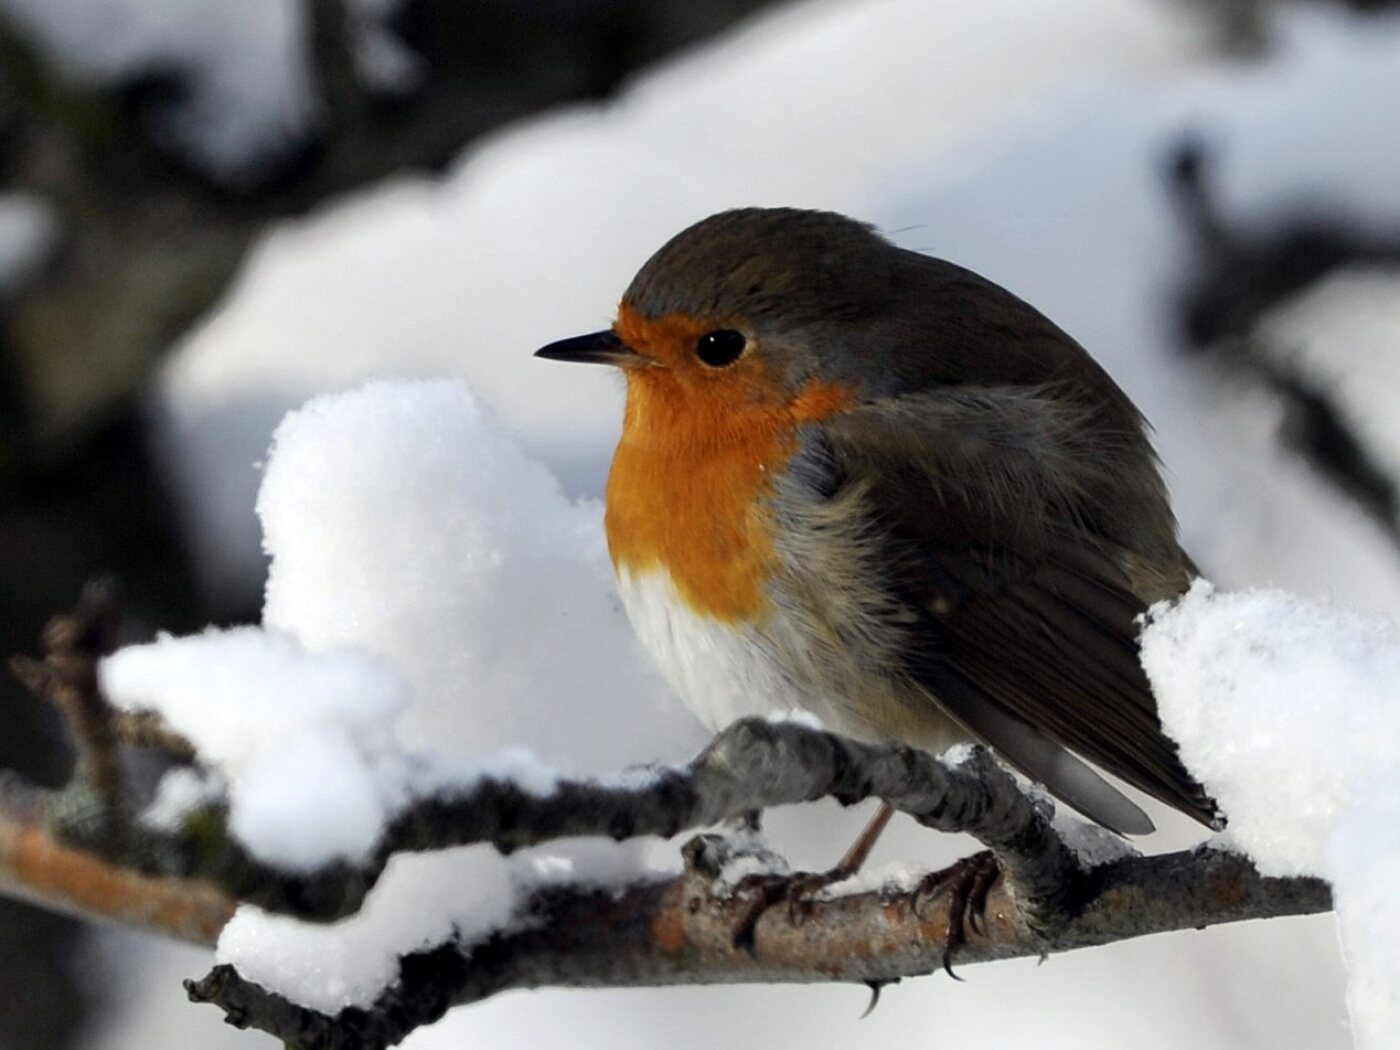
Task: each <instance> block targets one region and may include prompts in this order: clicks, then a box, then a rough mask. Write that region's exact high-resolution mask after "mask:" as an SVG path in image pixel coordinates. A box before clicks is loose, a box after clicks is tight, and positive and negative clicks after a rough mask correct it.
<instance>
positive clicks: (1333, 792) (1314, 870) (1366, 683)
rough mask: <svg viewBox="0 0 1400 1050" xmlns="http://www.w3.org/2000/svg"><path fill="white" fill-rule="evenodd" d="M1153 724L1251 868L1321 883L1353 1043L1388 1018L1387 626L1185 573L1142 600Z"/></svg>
mask: <svg viewBox="0 0 1400 1050" xmlns="http://www.w3.org/2000/svg"><path fill="white" fill-rule="evenodd" d="M1142 661H1143V666H1144V667H1145V668H1146V669H1147V673H1148V675H1149V676H1150V677H1151V679H1152V686H1153V690H1154V692H1155V693H1156V694H1157V698H1158V706H1159V709H1160V711H1161V715H1162V721H1163V724H1164V725H1165V726H1166V728H1167V731H1168V732H1169V733H1170V734H1171V735H1172V736H1173V737H1174V738H1175V739H1176V740H1177V741H1178V743H1179V744H1180V746H1181V755H1182V758H1183V760H1184V761H1185V763H1186V765H1187V766H1188V768H1190V769H1191V771H1192V772H1193V773H1194V774H1196V775H1197V776H1198V777H1200V778H1201V780H1202V781H1203V782H1204V783H1205V785H1206V786H1207V787H1208V788H1209V789H1210V791H1211V792H1212V794H1214V795H1215V797H1216V798H1217V799H1218V800H1219V802H1220V804H1221V806H1222V807H1223V809H1224V810H1225V813H1226V814H1227V815H1228V817H1229V821H1230V825H1229V831H1228V835H1229V838H1230V841H1231V843H1232V844H1233V845H1234V846H1235V847H1236V848H1238V849H1240V850H1242V851H1244V852H1245V853H1247V854H1248V855H1249V856H1250V857H1251V858H1252V859H1253V860H1254V862H1255V864H1256V865H1257V866H1258V868H1259V870H1260V871H1262V872H1263V873H1265V874H1272V875H1300V874H1312V875H1319V876H1322V877H1323V878H1326V879H1327V880H1328V881H1329V882H1330V883H1331V884H1332V887H1333V892H1334V896H1335V901H1336V908H1337V917H1338V922H1339V925H1340V930H1341V935H1342V948H1343V954H1344V956H1345V959H1346V964H1347V969H1348V972H1349V987H1348V1004H1349V1006H1350V1009H1351V1014H1352V1024H1353V1028H1354V1031H1355V1034H1356V1036H1357V1040H1358V1043H1357V1045H1358V1046H1360V1047H1364V1048H1368V1050H1369V1048H1380V1047H1383V1046H1390V1045H1393V1043H1392V1040H1393V1036H1394V1033H1395V1032H1396V1031H1400V992H1397V989H1400V950H1397V948H1396V945H1397V944H1400V902H1397V901H1396V899H1395V895H1394V893H1393V892H1392V887H1393V885H1394V882H1393V879H1394V878H1395V877H1396V876H1400V835H1397V833H1396V828H1397V826H1400V825H1397V817H1400V805H1397V803H1396V800H1397V799H1400V767H1398V766H1397V763H1396V761H1395V742H1396V740H1397V739H1400V631H1397V629H1396V627H1395V625H1394V623H1392V622H1391V621H1390V620H1388V619H1386V618H1382V617H1376V616H1366V615H1363V614H1361V613H1357V612H1353V611H1350V610H1347V609H1343V608H1339V607H1334V606H1330V605H1326V604H1322V603H1319V602H1311V601H1305V600H1302V599H1300V598H1297V597H1295V596H1293V595H1290V594H1286V593H1284V592H1282V591H1274V590H1259V591H1247V592H1241V593H1236V594H1225V593H1217V592H1216V591H1215V590H1214V588H1213V587H1212V586H1211V585H1210V584H1208V583H1206V582H1204V581H1197V583H1196V584H1195V585H1194V586H1193V587H1192V588H1191V591H1190V592H1189V593H1188V594H1187V595H1186V596H1185V597H1183V598H1182V599H1181V600H1180V601H1178V602H1176V603H1175V604H1172V605H1167V604H1161V605H1158V606H1155V607H1154V608H1153V610H1152V614H1151V618H1150V621H1149V623H1148V626H1147V629H1146V630H1145V632H1144V634H1143V646H1142Z"/></svg>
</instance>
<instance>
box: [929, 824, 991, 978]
mask: <svg viewBox="0 0 1400 1050" xmlns="http://www.w3.org/2000/svg"><path fill="white" fill-rule="evenodd" d="M1000 874H1001V868H1000V867H999V866H998V865H997V860H996V857H994V856H993V855H992V853H991V851H990V850H983V851H982V852H981V853H974V854H973V855H972V856H970V857H964V858H963V859H962V860H958V861H954V862H953V863H952V864H950V865H949V866H948V867H946V868H944V869H942V870H941V871H935V872H933V873H932V874H930V875H926V876H925V877H924V878H923V880H922V881H921V882H920V883H919V885H918V887H917V888H915V890H914V895H913V898H912V899H911V901H910V907H911V908H912V909H913V911H914V914H915V915H916V916H917V917H919V918H920V919H922V918H923V917H924V907H925V905H926V903H927V902H929V901H931V900H933V899H934V898H935V897H938V896H939V895H940V894H942V893H943V892H944V891H945V890H946V891H947V893H948V932H947V934H946V935H945V936H944V939H943V969H944V971H946V972H947V974H948V976H949V977H951V978H953V980H955V981H961V980H962V978H961V977H959V976H958V975H957V974H955V973H954V972H953V952H955V951H957V949H959V948H961V947H962V946H963V945H964V944H966V943H967V931H968V929H969V928H971V929H972V931H973V932H974V933H976V934H978V935H982V934H984V933H985V932H986V929H985V926H984V923H983V920H984V919H985V918H986V913H987V897H988V895H989V894H990V893H991V892H992V886H993V885H995V884H996V880H997V877H998V876H999V875H1000Z"/></svg>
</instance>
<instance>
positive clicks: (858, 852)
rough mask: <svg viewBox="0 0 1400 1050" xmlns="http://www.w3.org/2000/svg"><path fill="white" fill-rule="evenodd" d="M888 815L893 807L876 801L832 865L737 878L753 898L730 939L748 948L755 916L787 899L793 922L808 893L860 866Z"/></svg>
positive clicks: (751, 947) (741, 887)
mask: <svg viewBox="0 0 1400 1050" xmlns="http://www.w3.org/2000/svg"><path fill="white" fill-rule="evenodd" d="M892 816H894V809H893V808H891V807H890V806H889V805H888V804H886V803H884V802H882V803H880V809H879V810H878V811H877V812H876V814H875V816H873V817H871V818H870V823H868V824H867V825H865V830H864V831H862V832H861V833H860V836H859V837H858V838H857V839H856V840H855V842H853V843H852V844H851V848H850V849H848V850H847V851H846V853H845V855H844V856H843V857H842V858H841V859H840V860H839V861H837V862H836V866H835V867H834V868H828V869H827V870H826V871H820V872H817V871H802V872H794V873H793V874H791V875H751V876H749V877H748V878H746V879H744V880H743V881H742V882H740V883H739V888H740V889H743V890H751V891H754V899H753V902H752V903H751V904H750V905H749V907H748V909H747V910H746V911H745V912H744V916H743V918H741V919H740V920H739V923H738V925H737V926H736V927H735V930H734V943H735V944H736V945H739V946H740V947H743V948H747V949H748V950H750V951H752V950H753V935H754V929H755V928H756V927H757V926H758V920H759V919H761V918H762V917H763V913H764V912H766V911H767V910H768V909H769V908H771V907H773V905H775V904H779V903H781V902H783V901H787V905H788V920H789V921H790V922H796V921H797V920H798V919H799V918H800V917H801V909H802V907H803V906H804V905H806V904H807V903H808V901H807V898H808V897H809V896H810V895H811V894H813V893H815V892H816V891H817V890H820V889H822V888H823V887H825V886H830V885H831V884H832V883H834V882H840V881H841V880H842V879H848V878H850V877H851V876H852V875H854V874H855V873H856V872H858V871H859V870H860V869H861V867H862V866H863V865H864V864H865V861H866V859H867V858H868V857H869V856H870V851H871V850H872V849H874V848H875V843H876V842H877V841H879V838H880V833H881V832H883V831H884V830H885V825H887V824H888V823H889V822H890V818H891V817H892Z"/></svg>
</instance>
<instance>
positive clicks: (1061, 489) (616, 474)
mask: <svg viewBox="0 0 1400 1050" xmlns="http://www.w3.org/2000/svg"><path fill="white" fill-rule="evenodd" d="M537 356H539V357H543V358H548V359H551V360H556V361H581V362H595V363H599V364H608V365H613V366H616V367H617V368H619V369H621V370H622V373H623V375H624V376H625V377H626V381H627V403H626V410H625V414H624V417H623V428H622V437H621V440H620V441H619V443H618V446H617V452H616V454H615V456H614V459H613V462H612V469H611V471H610V473H609V476H608V485H607V511H606V518H605V522H606V527H607V537H608V546H609V550H610V552H611V555H612V561H613V566H614V568H615V570H616V574H617V581H618V587H619V589H620V592H621V595H622V600H623V604H624V605H625V607H626V609H627V613H628V615H629V617H630V619H631V621H632V624H633V626H634V628H635V629H636V631H637V634H638V635H639V637H640V638H641V640H642V642H643V644H644V645H645V647H646V648H647V649H648V650H649V651H650V653H651V655H652V656H653V658H654V659H655V661H656V662H657V664H658V665H659V666H660V668H661V670H662V672H663V673H664V675H665V676H666V678H667V679H668V680H669V682H670V684H671V685H672V686H673V687H674V688H675V690H676V692H678V693H679V694H680V696H681V697H682V698H683V699H684V700H685V701H686V702H687V703H688V704H689V705H690V707H692V708H693V709H694V710H695V712H696V713H697V714H698V715H699V716H700V718H701V719H702V720H703V721H704V722H706V723H707V724H708V725H709V726H710V728H712V729H719V728H721V727H723V726H724V725H726V724H728V723H729V722H731V721H732V720H734V719H737V718H740V717H743V716H748V715H765V714H771V713H776V712H782V711H787V710H791V709H793V708H797V709H801V710H803V711H807V712H810V713H812V714H814V715H816V716H818V717H819V718H820V719H821V721H822V722H823V723H824V724H825V725H827V726H828V727H830V728H832V729H833V730H835V731H837V732H840V733H843V734H846V735H848V736H851V737H854V738H856V739H859V740H865V741H872V742H896V743H900V744H906V745H912V746H915V747H919V748H923V749H925V750H928V751H931V752H935V753H941V752H942V751H944V750H946V749H947V748H948V747H949V746H951V745H953V744H957V743H961V742H965V741H976V742H980V743H982V744H985V745H987V746H988V747H990V748H991V749H992V750H993V751H994V753H995V754H996V755H998V756H999V757H1000V758H1001V759H1002V760H1003V761H1004V762H1006V763H1008V764H1009V765H1011V766H1012V767H1014V768H1015V769H1017V770H1019V771H1020V772H1021V773H1023V774H1024V775H1025V776H1027V777H1029V778H1030V779H1031V780H1034V781H1038V782H1039V783H1041V784H1043V785H1044V786H1045V787H1046V788H1047V789H1048V790H1049V791H1050V792H1051V793H1052V794H1053V795H1055V796H1056V797H1057V798H1059V799H1060V800H1062V801H1063V802H1065V803H1067V804H1068V805H1069V806H1071V807H1073V808H1074V809H1076V810H1078V811H1079V812H1080V813H1082V814H1084V815H1085V816H1087V817H1089V818H1090V819H1092V820H1094V821H1096V822H1098V823H1099V824H1101V825H1103V826H1104V827H1106V828H1109V829H1111V830H1113V831H1115V832H1118V833H1120V834H1131V835H1136V834H1145V833H1147V832H1150V831H1152V830H1153V826H1152V822H1151V820H1149V819H1148V817H1147V815H1146V814H1145V813H1144V812H1143V811H1142V810H1141V809H1140V808H1138V806H1136V805H1135V804H1134V803H1133V802H1131V801H1130V800H1129V799H1128V798H1127V797H1126V796H1124V795H1123V794H1122V793H1121V792H1120V791H1119V790H1118V789H1117V788H1115V787H1113V786H1112V785H1111V784H1109V783H1108V782H1107V781H1106V780H1104V779H1103V778H1102V777H1100V776H1099V775H1098V773H1096V772H1095V771H1094V770H1093V769H1091V768H1090V766H1089V765H1088V764H1087V763H1093V764H1095V765H1097V766H1099V767H1101V768H1102V769H1104V770H1107V771H1108V772H1110V773H1112V774H1114V775H1115V776H1118V777H1121V778H1122V779H1123V780H1124V781H1126V782H1127V783H1129V784H1132V785H1134V786H1135V787H1137V788H1140V789H1141V790H1142V791H1144V792H1146V793H1147V794H1149V795H1152V796H1153V797H1155V798H1158V799H1160V800H1162V801H1163V802H1165V803H1167V804H1168V805H1170V806H1174V807H1175V808H1176V809H1178V810H1180V811H1181V812H1183V813H1185V814H1187V815H1188V816H1191V817H1193V818H1195V819H1196V820H1198V821H1200V822H1201V823H1203V824H1206V825H1209V826H1212V827H1215V826H1219V825H1220V823H1221V819H1220V815H1219V813H1218V812H1217V809H1216V806H1215V803H1214V801H1213V800H1212V799H1211V798H1209V797H1208V796H1207V795H1206V793H1205V792H1204V790H1203V789H1202V788H1201V786H1200V785H1199V784H1198V783H1197V782H1196V781H1195V780H1194V779H1193V778H1192V777H1191V775H1190V774H1189V773H1188V772H1187V771H1186V769H1185V768H1184V767H1183V766H1182V764H1181V761H1180V759H1179V758H1178V756H1177V750H1176V747H1175V745H1174V744H1173V743H1172V742H1171V741H1170V740H1169V739H1168V738H1167V737H1166V736H1165V735H1164V734H1163V732H1162V727H1161V724H1160V722H1159V721H1158V718H1157V712H1156V705H1155V702H1154V700H1153V697H1152V692H1151V689H1150V687H1149V685H1148V682H1147V679H1146V677H1145V675H1144V673H1143V670H1142V667H1141V665H1140V664H1139V662H1138V644H1137V634H1138V626H1137V618H1138V616H1139V615H1140V614H1141V613H1142V612H1143V610H1144V609H1145V608H1146V607H1147V606H1148V605H1149V604H1150V603H1152V602H1155V601H1158V600H1160V599H1164V598H1171V597H1174V596H1176V595H1178V594H1180V593H1181V592H1182V591H1183V590H1184V589H1185V588H1186V587H1187V585H1188V584H1189V583H1190V581H1191V579H1192V578H1193V576H1194V575H1196V570H1195V567H1194V566H1193V564H1192V562H1191V559H1190V558H1189V557H1188V556H1187V555H1186V554H1185V553H1184V552H1183V551H1182V549H1181V547H1180V545H1179V544H1178V541H1177V533H1176V522H1175V519H1174V518H1173V515H1172V512H1171V508H1170V506H1169V504H1168V500H1167V494H1166V489H1165V486H1164V485H1163V482H1162V479H1161V476H1160V474H1159V472H1158V467H1157V460H1156V457H1155V455H1154V453H1153V451H1152V448H1151V446H1150V444H1149V442H1148V439H1147V436H1146V434H1145V423H1144V420H1143V417H1142V416H1141V414H1140V413H1139V412H1138V410H1137V409H1136V407H1135V406H1134V405H1133V404H1132V402H1131V401H1129V400H1128V397H1127V396H1126V395H1125V394H1124V393H1123V391H1122V390H1120V389H1119V388H1118V386H1117V385H1116V384H1115V383H1114V382H1113V380H1112V379H1110V378H1109V376H1108V374H1107V373H1106V372H1105V371H1104V370H1103V369H1102V368H1100V367H1099V366H1098V364H1096V363H1095V362H1094V360H1093V359H1092V358H1091V357H1090V356H1089V354H1088V353H1087V352H1086V351H1085V350H1084V349H1083V348H1082V347H1081V346H1080V345H1079V344H1078V343H1076V342H1075V341H1074V340H1073V339H1072V338H1070V337H1069V336H1068V335H1067V334H1065V333H1064V332H1063V331H1061V330H1060V329H1059V328H1058V327H1056V326H1055V325H1054V324H1053V323H1051V322H1050V321H1049V320H1048V319H1047V318H1045V317H1044V316H1043V315H1042V314H1040V313H1039V312H1037V311H1036V310H1035V309H1034V308H1032V307H1031V306H1029V305H1028V304H1027V303H1025V302H1023V301H1022V300H1020V299H1019V298H1017V297H1016V296H1015V295H1013V294H1011V293H1010V292H1008V291H1006V290H1005V289H1003V288H1000V287H998V286H997V285H995V284H993V283H992V282H990V281H988V280H986V279H984V278H982V277H980V276H978V275H977V274H975V273H972V272H971V271H969V270H966V269H963V268H961V267H959V266H955V265H953V264H952V263H949V262H945V261H943V260H941V259H936V258H932V257H930V256H927V255H923V254H919V253H916V252H912V251H907V250H905V249H902V248H898V247H895V246H894V245H892V244H890V243H889V242H888V241H886V240H884V239H883V238H882V237H880V236H879V235H878V234H877V233H876V232H875V231H874V229H873V228H872V227H870V226H868V225H866V224H864V223H860V222H857V221H855V220H853V219H849V218H846V217H845V216H842V215H837V214H833V213H830V212H819V211H800V210H794V209H789V208H776V209H758V208H750V209H742V210H737V211H727V212H723V213H721V214H718V215H714V216H711V217H710V218H708V219H705V220H703V221H702V222H699V223H697V224H695V225H694V226H691V227H690V228H689V229H687V230H684V231H683V232H681V233H680V234H678V235H677V236H676V237H674V238H673V239H672V240H671V241H669V242H668V243H667V244H666V245H664V246H663V247H662V248H661V249H660V250H659V251H658V252H657V253H656V254H655V255H653V256H652V257H651V259H650V260H649V261H648V262H647V263H646V265H644V266H643V267H642V269H641V271H640V272H639V273H638V274H637V276H636V277H635V278H634V279H633V281H632V284H631V286H630V287H629V288H628V289H627V292H626V294H625V295H624V296H623V298H622V303H621V306H620V307H619V310H618V314H617V319H616V321H615V323H614V324H613V326H612V328H610V329H608V330H606V331H602V332H596V333H594V334H591V335H585V336H581V337H578V338H574V339H566V340H563V341H561V342H557V343H552V344H550V345H549V346H546V347H544V348H543V349H542V350H539V351H538V353H537ZM1086 760H1087V762H1086ZM889 815H890V814H889V810H888V809H887V808H882V810H881V812H880V814H878V815H877V817H876V819H875V820H874V821H873V822H872V824H871V826H870V828H868V829H867V830H866V833H865V834H864V835H863V836H862V838H861V840H860V841H858V842H857V844H856V846H854V847H852V850H851V852H850V853H848V854H847V856H846V857H845V858H844V859H843V861H842V863H841V864H838V865H837V867H836V868H835V869H833V870H832V872H830V873H828V876H829V877H832V878H836V877H841V876H842V875H844V874H846V873H848V872H849V871H852V870H854V868H855V867H858V866H859V864H860V862H861V861H862V860H863V859H864V857H865V855H866V854H867V853H868V852H869V849H870V846H871V845H873V843H874V839H875V837H876V836H878V835H879V833H880V830H881V829H882V828H883V827H884V823H885V822H886V821H887V820H888V819H889ZM974 868H975V873H974V874H972V875H971V876H970V877H971V878H972V879H973V880H974V881H975V882H976V883H977V886H976V888H975V889H974V890H973V891H972V893H973V896H977V895H979V894H980V895H981V896H982V898H983V899H985V893H986V890H987V889H988V887H989V885H990V878H991V877H994V872H993V873H992V874H989V873H988V871H987V870H986V868H985V866H974ZM966 896H967V894H966V893H964V895H963V897H964V899H963V901H961V902H960V903H961V904H965V903H966ZM950 932H951V927H950ZM959 932H960V927H959Z"/></svg>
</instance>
